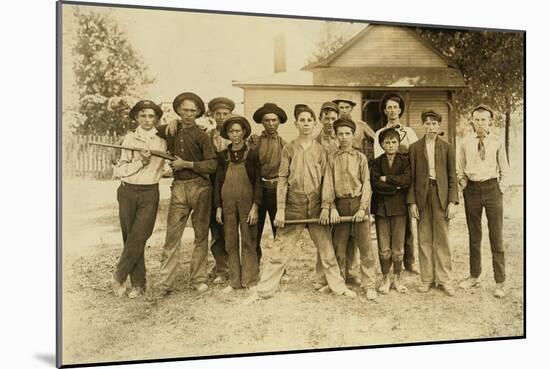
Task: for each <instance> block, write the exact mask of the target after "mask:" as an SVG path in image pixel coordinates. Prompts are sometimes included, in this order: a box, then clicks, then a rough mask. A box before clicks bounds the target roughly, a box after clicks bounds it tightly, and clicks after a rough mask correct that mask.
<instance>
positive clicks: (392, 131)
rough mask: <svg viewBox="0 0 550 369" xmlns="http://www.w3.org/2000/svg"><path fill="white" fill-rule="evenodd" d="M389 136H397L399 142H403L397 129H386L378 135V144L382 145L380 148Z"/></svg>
mask: <svg viewBox="0 0 550 369" xmlns="http://www.w3.org/2000/svg"><path fill="white" fill-rule="evenodd" d="M388 135H392V136H397V141H399V142H401V135H400V134H399V132H397V130H396V129H395V128H385V129H384V130H382V132H380V134H379V135H378V143H379V144H380V146H382V142H384V139H385V138H386V137H387V136H388Z"/></svg>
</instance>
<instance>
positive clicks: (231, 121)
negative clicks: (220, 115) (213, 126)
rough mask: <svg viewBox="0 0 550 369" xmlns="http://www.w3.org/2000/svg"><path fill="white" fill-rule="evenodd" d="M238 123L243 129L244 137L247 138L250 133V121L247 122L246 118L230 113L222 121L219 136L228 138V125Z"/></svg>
mask: <svg viewBox="0 0 550 369" xmlns="http://www.w3.org/2000/svg"><path fill="white" fill-rule="evenodd" d="M235 123H239V124H240V125H241V127H243V129H244V138H245V139H246V138H248V136H250V134H251V133H252V128H251V127H250V123H248V120H247V119H246V118H245V117H243V116H241V115H237V114H231V115H229V117H227V119H226V120H225V121H224V122H223V126H222V128H221V130H220V136H222V137H223V138H225V139H226V140H229V136H228V134H227V130H228V129H229V127H231V125H232V124H235Z"/></svg>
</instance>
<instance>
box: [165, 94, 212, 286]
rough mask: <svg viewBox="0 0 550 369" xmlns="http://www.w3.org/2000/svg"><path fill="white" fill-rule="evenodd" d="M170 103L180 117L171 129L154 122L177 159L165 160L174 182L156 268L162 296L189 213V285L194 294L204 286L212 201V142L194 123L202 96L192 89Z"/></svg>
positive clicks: (174, 268) (171, 277) (176, 261)
mask: <svg viewBox="0 0 550 369" xmlns="http://www.w3.org/2000/svg"><path fill="white" fill-rule="evenodd" d="M172 105H173V107H174V111H175V112H176V113H178V115H179V116H180V120H179V121H178V124H177V127H176V130H175V133H173V132H171V130H170V129H169V126H168V125H164V126H160V127H159V132H158V133H157V134H158V135H159V136H160V137H162V138H164V139H165V140H166V144H167V146H168V150H169V151H170V152H171V153H172V155H175V156H176V157H177V160H174V161H173V162H171V163H170V166H171V167H172V170H173V172H174V182H173V183H172V197H171V199H170V207H169V209H168V219H167V223H168V224H167V227H166V242H165V244H164V247H163V250H162V264H161V267H160V276H161V281H160V292H161V294H162V295H165V294H166V293H168V292H170V290H171V289H172V288H173V284H174V281H175V279H176V273H177V269H178V266H179V264H180V261H179V255H178V253H179V248H180V243H181V237H182V235H183V231H184V230H185V226H186V224H187V220H188V218H189V215H191V219H192V222H193V230H194V231H195V242H194V248H193V253H192V256H191V262H190V269H191V270H190V274H191V285H192V287H193V288H194V289H195V290H197V291H199V292H204V291H206V290H208V285H207V284H206V281H207V273H206V262H207V256H208V227H209V223H210V211H211V201H212V183H211V182H210V177H209V176H210V175H211V174H213V173H214V172H215V171H216V167H217V160H216V153H215V151H214V147H213V146H212V141H211V140H210V139H209V138H208V135H207V134H206V132H204V131H203V130H202V129H201V128H199V127H198V126H197V124H196V122H195V120H196V119H197V118H198V117H200V116H202V115H203V114H204V111H205V107H204V102H203V101H202V99H201V98H200V97H199V96H197V95H196V94H194V93H192V92H184V93H181V94H179V95H178V96H176V98H175V99H174V102H173V103H172Z"/></svg>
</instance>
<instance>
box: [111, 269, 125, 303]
mask: <svg viewBox="0 0 550 369" xmlns="http://www.w3.org/2000/svg"><path fill="white" fill-rule="evenodd" d="M111 286H112V288H113V293H114V294H115V296H117V297H122V296H124V294H126V287H124V284H122V283H120V282H119V281H118V280H117V279H116V276H115V273H114V272H113V274H112V275H111Z"/></svg>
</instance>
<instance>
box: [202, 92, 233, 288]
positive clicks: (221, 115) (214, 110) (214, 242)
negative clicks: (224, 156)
mask: <svg viewBox="0 0 550 369" xmlns="http://www.w3.org/2000/svg"><path fill="white" fill-rule="evenodd" d="M233 109H235V103H234V102H233V101H232V100H231V99H228V98H226V97H216V98H214V99H212V100H210V102H209V103H208V110H209V111H210V114H211V115H212V117H213V118H214V120H215V121H216V127H215V128H212V129H211V130H210V131H208V132H207V134H208V137H210V139H211V140H212V144H213V146H214V150H215V151H216V154H217V153H219V152H222V151H223V150H225V149H226V148H227V145H228V144H229V143H231V141H230V140H226V139H225V138H223V137H222V136H221V135H220V131H221V129H222V127H223V123H224V122H225V120H226V119H227V117H228V116H229V115H230V114H231V113H232V112H233ZM211 181H212V184H214V176H211ZM210 234H211V237H212V239H211V241H210V251H211V252H212V256H214V260H215V262H216V265H215V266H214V273H215V275H216V278H215V279H214V284H221V283H224V282H225V281H226V280H227V278H228V273H229V266H228V255H227V252H226V251H225V240H224V232H223V226H222V225H220V224H219V223H218V222H216V209H215V208H214V206H212V211H211V214H210Z"/></svg>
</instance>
